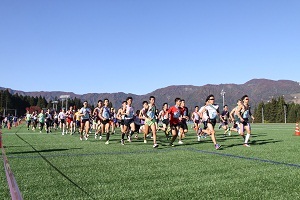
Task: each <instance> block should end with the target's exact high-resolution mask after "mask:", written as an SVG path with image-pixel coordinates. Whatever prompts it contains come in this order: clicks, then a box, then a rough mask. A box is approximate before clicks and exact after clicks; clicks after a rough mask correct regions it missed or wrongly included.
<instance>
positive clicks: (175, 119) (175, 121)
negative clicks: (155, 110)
mask: <svg viewBox="0 0 300 200" xmlns="http://www.w3.org/2000/svg"><path fill="white" fill-rule="evenodd" d="M180 104H181V99H180V98H176V99H175V105H174V106H172V107H170V109H169V110H168V113H169V116H170V128H171V131H172V139H171V142H170V146H174V144H173V142H174V141H175V140H176V138H177V136H178V131H179V128H180V121H181V118H182V117H181V116H182V115H183V113H182V111H181V110H180Z"/></svg>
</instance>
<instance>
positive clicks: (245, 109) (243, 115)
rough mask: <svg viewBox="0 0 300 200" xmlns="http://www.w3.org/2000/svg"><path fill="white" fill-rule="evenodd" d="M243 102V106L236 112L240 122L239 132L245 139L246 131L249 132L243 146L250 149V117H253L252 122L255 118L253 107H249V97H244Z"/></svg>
mask: <svg viewBox="0 0 300 200" xmlns="http://www.w3.org/2000/svg"><path fill="white" fill-rule="evenodd" d="M242 102H243V104H242V105H241V106H239V107H238V109H237V111H236V114H237V116H238V120H239V128H240V130H239V132H240V135H241V136H243V137H244V130H246V131H247V134H246V137H244V138H245V140H244V144H243V146H245V147H250V145H249V144H248V141H249V138H250V135H251V126H250V122H249V117H251V118H252V120H254V116H253V115H252V113H251V107H250V105H249V97H248V96H247V95H244V96H243V97H242Z"/></svg>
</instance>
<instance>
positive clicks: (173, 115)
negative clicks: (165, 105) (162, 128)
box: [168, 106, 183, 124]
mask: <svg viewBox="0 0 300 200" xmlns="http://www.w3.org/2000/svg"><path fill="white" fill-rule="evenodd" d="M168 113H169V114H170V124H178V123H179V117H180V116H181V115H182V114H183V113H182V112H181V111H180V108H179V107H177V106H172V107H170V108H169V110H168Z"/></svg>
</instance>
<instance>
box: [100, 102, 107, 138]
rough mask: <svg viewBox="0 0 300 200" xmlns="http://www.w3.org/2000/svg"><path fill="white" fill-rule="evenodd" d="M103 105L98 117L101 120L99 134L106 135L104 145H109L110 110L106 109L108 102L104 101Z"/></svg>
mask: <svg viewBox="0 0 300 200" xmlns="http://www.w3.org/2000/svg"><path fill="white" fill-rule="evenodd" d="M103 104H104V105H103V106H102V108H101V110H100V113H99V116H100V119H101V132H102V133H105V134H106V142H105V144H109V136H110V133H109V128H110V124H109V119H110V108H109V107H108V105H109V100H108V99H104V101H103Z"/></svg>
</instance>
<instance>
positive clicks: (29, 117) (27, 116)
mask: <svg viewBox="0 0 300 200" xmlns="http://www.w3.org/2000/svg"><path fill="white" fill-rule="evenodd" d="M29 120H31V114H29V113H28V114H26V121H29Z"/></svg>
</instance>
